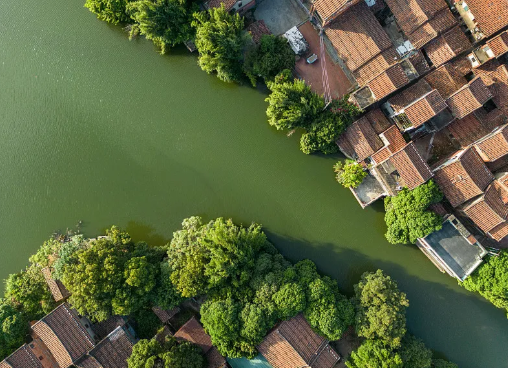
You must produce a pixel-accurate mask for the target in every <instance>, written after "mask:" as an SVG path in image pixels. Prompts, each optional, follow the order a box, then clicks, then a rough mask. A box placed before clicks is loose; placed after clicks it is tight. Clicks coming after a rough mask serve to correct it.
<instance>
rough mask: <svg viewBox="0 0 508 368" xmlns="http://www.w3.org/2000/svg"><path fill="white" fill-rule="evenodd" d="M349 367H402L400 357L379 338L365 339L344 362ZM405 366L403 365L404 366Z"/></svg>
mask: <svg viewBox="0 0 508 368" xmlns="http://www.w3.org/2000/svg"><path fill="white" fill-rule="evenodd" d="M346 365H347V366H348V367H349V368H367V367H368V368H402V367H403V363H402V358H401V357H400V355H399V354H398V353H397V352H395V351H394V350H393V349H392V348H391V347H390V346H386V345H385V344H383V342H381V341H379V340H366V341H365V342H364V343H363V344H362V345H361V346H360V347H359V348H358V350H356V351H353V352H352V353H351V357H350V358H349V360H348V361H347V362H346ZM404 368H405V366H404Z"/></svg>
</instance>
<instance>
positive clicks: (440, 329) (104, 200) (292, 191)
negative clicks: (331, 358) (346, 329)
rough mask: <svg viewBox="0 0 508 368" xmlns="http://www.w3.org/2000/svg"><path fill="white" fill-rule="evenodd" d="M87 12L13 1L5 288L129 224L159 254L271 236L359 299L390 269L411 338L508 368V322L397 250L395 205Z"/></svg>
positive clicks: (0, 136) (6, 108)
mask: <svg viewBox="0 0 508 368" xmlns="http://www.w3.org/2000/svg"><path fill="white" fill-rule="evenodd" d="M82 3H83V1H82V0H73V1H56V0H46V1H39V0H25V1H16V0H3V1H2V11H1V12H0V40H1V42H0V129H1V131H0V153H1V154H0V196H1V202H0V206H1V207H0V208H1V211H0V247H1V250H2V253H1V254H2V255H1V257H0V278H5V277H6V276H7V275H8V274H9V273H12V272H17V271H19V270H20V269H21V268H22V267H24V265H25V264H26V262H27V257H28V256H29V255H30V254H32V253H33V252H34V251H35V250H36V249H37V248H38V247H39V245H40V244H41V243H42V242H43V241H44V240H45V239H47V238H48V236H49V235H50V234H51V233H52V232H53V231H55V230H57V229H60V230H65V228H66V227H69V228H73V227H74V226H75V225H76V223H77V222H78V221H80V220H81V221H83V225H82V231H83V232H84V233H85V234H86V235H90V236H93V235H96V234H97V233H99V232H100V231H101V230H102V229H104V228H105V227H107V226H110V225H111V224H117V225H119V226H122V227H124V228H126V229H127V230H128V231H129V232H130V233H131V234H132V235H133V236H134V237H135V238H137V239H145V240H147V241H149V242H153V243H159V244H161V243H164V242H165V241H168V239H170V237H171V234H172V232H173V231H174V230H176V229H177V228H178V227H179V225H180V223H181V220H182V219H183V218H185V217H187V216H191V215H201V216H203V217H204V218H206V219H210V218H213V217H217V216H227V217H232V218H233V219H234V220H235V221H237V222H243V223H245V224H247V223H250V222H251V221H257V222H259V223H262V224H263V225H264V227H265V229H266V231H267V233H268V235H269V237H270V239H271V240H272V241H273V242H274V243H275V244H276V245H277V246H278V247H279V248H280V249H281V251H282V252H283V253H284V254H285V255H286V256H287V257H289V258H290V259H292V260H299V259H303V258H310V259H312V260H314V261H315V262H316V263H317V264H318V266H319V268H320V270H321V271H323V272H325V273H327V274H329V275H331V276H333V277H335V278H336V279H337V280H338V281H339V283H340V285H341V287H342V288H343V289H344V290H345V291H346V292H348V293H351V292H352V285H353V283H355V282H357V281H358V279H359V277H360V275H361V273H362V272H363V271H366V270H375V269H377V268H382V269H384V270H385V271H386V272H387V273H389V274H390V275H391V276H392V277H394V278H395V279H396V280H397V281H398V283H399V286H400V288H401V289H402V290H404V291H405V292H406V293H407V295H408V297H409V300H410V303H411V306H410V308H409V309H408V327H409V330H410V331H411V332H412V333H414V334H416V335H418V336H420V337H421V338H423V339H424V340H425V342H426V344H427V345H428V346H429V347H431V348H433V349H435V350H436V351H437V352H439V353H442V354H443V355H444V356H446V357H447V358H449V359H451V360H453V361H455V362H457V363H458V364H459V365H460V367H461V368H479V367H482V368H485V367H488V368H505V367H508V350H507V348H506V347H507V346H508V320H507V319H506V316H505V314H504V313H503V311H501V310H499V309H496V308H494V307H493V306H491V305H490V304H489V303H488V302H486V301H484V300H483V299H482V298H481V297H479V296H477V295H475V294H472V293H468V292H466V291H465V290H463V289H462V288H460V287H459V286H458V285H457V283H456V282H455V281H454V280H453V279H452V278H450V277H448V276H446V275H443V274H441V273H440V272H439V271H438V270H437V269H436V268H435V267H434V266H433V265H432V263H431V262H430V261H428V260H427V259H426V258H425V256H424V255H423V254H422V253H421V252H420V251H419V250H417V249H416V248H415V247H407V246H394V245H390V244H388V243H387V242H386V241H385V240H384V237H383V233H384V230H385V229H384V223H383V212H382V206H381V205H377V206H374V207H372V208H369V209H366V210H362V209H361V208H360V206H359V205H358V204H357V203H356V201H355V199H354V197H353V196H352V195H351V193H350V192H349V191H348V190H346V189H343V188H342V187H341V186H340V185H339V184H337V183H336V182H334V178H333V170H332V165H333V163H334V162H335V160H336V159H337V157H322V156H306V155H304V154H302V153H301V152H299V149H298V138H297V137H292V138H287V137H286V136H285V135H284V134H282V133H280V132H276V131H275V130H274V129H272V128H271V127H269V125H268V124H267V122H266V117H265V114H264V110H265V108H266V103H265V102H264V98H265V97H266V96H265V94H264V93H263V92H262V91H258V90H255V89H252V88H248V87H239V86H236V85H230V84H225V83H222V82H220V81H219V80H218V79H217V78H215V77H214V76H210V75H207V74H206V73H204V72H202V71H201V70H200V69H199V67H198V66H197V63H196V57H195V55H190V54H189V53H187V52H186V50H184V49H177V50H175V51H174V52H173V53H172V55H170V56H160V55H158V54H157V53H156V52H155V51H154V47H153V46H152V44H151V43H149V42H147V41H146V40H143V39H139V40H136V41H132V42H130V41H128V39H127V36H126V34H125V33H124V32H123V31H122V30H121V29H120V28H119V27H115V26H110V25H107V24H105V23H102V22H100V21H98V20H97V19H96V18H95V16H94V15H93V14H91V13H89V12H88V10H86V9H85V8H83V6H82Z"/></svg>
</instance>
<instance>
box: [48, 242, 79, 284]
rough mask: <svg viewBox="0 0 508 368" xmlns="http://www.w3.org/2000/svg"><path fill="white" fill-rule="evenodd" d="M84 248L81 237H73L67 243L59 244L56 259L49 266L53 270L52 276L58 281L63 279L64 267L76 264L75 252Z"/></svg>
mask: <svg viewBox="0 0 508 368" xmlns="http://www.w3.org/2000/svg"><path fill="white" fill-rule="evenodd" d="M86 246H87V245H86V242H85V241H84V240H83V235H75V236H73V237H72V238H71V239H70V240H69V241H67V242H65V243H63V244H61V245H60V247H59V249H58V252H57V259H56V260H55V262H54V263H53V264H52V265H51V267H52V268H53V272H52V276H53V277H54V278H55V279H57V280H60V279H61V278H62V277H63V270H64V267H65V266H66V265H70V264H75V263H76V262H77V258H76V254H77V252H78V251H79V250H81V249H84V248H85V247H86Z"/></svg>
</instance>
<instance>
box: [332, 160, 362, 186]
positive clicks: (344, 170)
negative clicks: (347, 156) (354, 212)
mask: <svg viewBox="0 0 508 368" xmlns="http://www.w3.org/2000/svg"><path fill="white" fill-rule="evenodd" d="M333 168H334V170H335V172H336V173H337V176H336V179H337V181H338V182H339V183H340V184H342V185H343V186H344V188H357V187H358V186H359V185H360V184H361V183H362V181H363V179H364V178H365V177H366V176H367V171H365V170H364V168H363V166H362V165H360V164H359V163H357V162H356V161H353V160H346V163H345V164H344V163H343V162H341V161H339V162H337V163H336V164H335V166H334V167H333Z"/></svg>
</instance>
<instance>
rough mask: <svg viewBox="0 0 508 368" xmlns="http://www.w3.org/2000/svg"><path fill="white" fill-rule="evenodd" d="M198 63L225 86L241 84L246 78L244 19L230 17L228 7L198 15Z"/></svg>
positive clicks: (193, 23)
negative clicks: (226, 83) (244, 66)
mask: <svg viewBox="0 0 508 368" xmlns="http://www.w3.org/2000/svg"><path fill="white" fill-rule="evenodd" d="M192 25H193V26H194V27H195V28H196V39H195V43H196V48H197V49H198V52H199V58H198V63H199V66H201V69H203V70H204V71H205V72H207V73H217V77H218V78H219V79H220V80H222V81H224V82H238V81H240V80H241V78H242V59H243V48H244V46H245V38H244V36H243V25H244V22H243V18H242V17H240V16H239V15H238V13H237V14H233V15H231V14H229V12H228V11H227V10H226V9H225V7H224V4H222V5H221V7H219V8H211V9H209V10H208V12H197V13H194V21H193V22H192Z"/></svg>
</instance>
